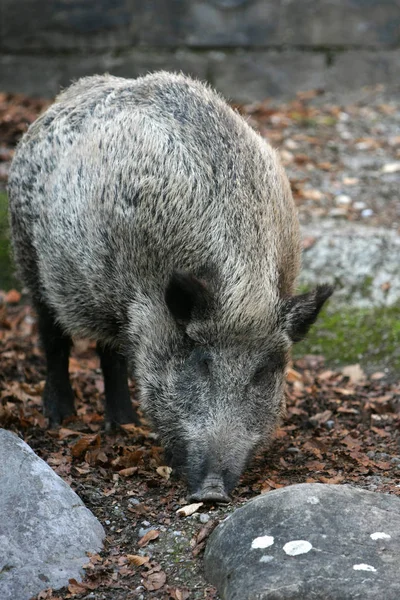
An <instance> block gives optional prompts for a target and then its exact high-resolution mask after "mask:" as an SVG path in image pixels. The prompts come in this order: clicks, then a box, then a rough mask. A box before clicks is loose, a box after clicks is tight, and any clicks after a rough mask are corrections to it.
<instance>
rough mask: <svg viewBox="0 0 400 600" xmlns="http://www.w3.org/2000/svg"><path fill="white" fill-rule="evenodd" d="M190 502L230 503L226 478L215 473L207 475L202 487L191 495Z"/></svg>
mask: <svg viewBox="0 0 400 600" xmlns="http://www.w3.org/2000/svg"><path fill="white" fill-rule="evenodd" d="M190 500H191V501H193V502H230V498H229V496H228V493H227V491H226V488H225V483H224V478H223V477H222V476H221V475H217V474H215V473H211V474H210V475H207V477H206V478H205V479H204V481H203V482H202V483H201V485H200V487H199V488H198V489H197V490H196V491H194V492H193V493H192V494H191V495H190Z"/></svg>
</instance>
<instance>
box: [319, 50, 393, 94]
mask: <svg viewBox="0 0 400 600" xmlns="http://www.w3.org/2000/svg"><path fill="white" fill-rule="evenodd" d="M399 80H400V50H387V51H376V52H374V51H369V52H367V51H360V50H353V51H348V52H339V53H337V54H336V55H335V58H334V61H333V64H332V66H331V67H330V68H329V69H328V71H327V76H326V83H327V89H329V90H330V91H333V92H341V91H346V90H349V89H358V88H361V87H363V86H366V85H376V84H379V83H383V84H385V85H388V86H390V85H393V84H398V82H399Z"/></svg>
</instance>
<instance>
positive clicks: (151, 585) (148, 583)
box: [143, 571, 167, 592]
mask: <svg viewBox="0 0 400 600" xmlns="http://www.w3.org/2000/svg"><path fill="white" fill-rule="evenodd" d="M166 581H167V576H166V574H165V573H164V571H158V572H157V573H151V575H147V576H146V577H145V579H143V585H144V587H145V588H146V590H148V591H149V592H153V591H155V590H159V589H161V588H162V587H163V585H164V584H165V582H166Z"/></svg>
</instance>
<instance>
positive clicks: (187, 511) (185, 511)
mask: <svg viewBox="0 0 400 600" xmlns="http://www.w3.org/2000/svg"><path fill="white" fill-rule="evenodd" d="M203 504H204V502H195V503H193V504H187V505H186V506H182V508H178V510H177V511H176V514H177V515H178V516H179V517H190V515H193V514H194V513H195V512H197V511H198V510H199V508H200V507H201V506H203Z"/></svg>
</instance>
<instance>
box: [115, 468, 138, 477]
mask: <svg viewBox="0 0 400 600" xmlns="http://www.w3.org/2000/svg"><path fill="white" fill-rule="evenodd" d="M138 468H139V467H128V468H127V469H121V471H118V473H119V475H122V477H130V476H131V475H133V474H134V473H136V471H137V470H138Z"/></svg>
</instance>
